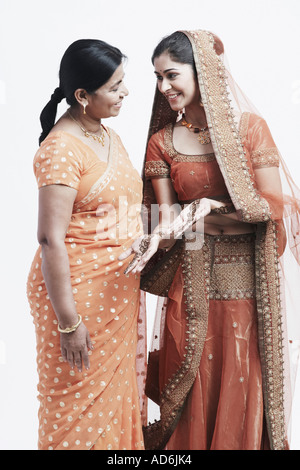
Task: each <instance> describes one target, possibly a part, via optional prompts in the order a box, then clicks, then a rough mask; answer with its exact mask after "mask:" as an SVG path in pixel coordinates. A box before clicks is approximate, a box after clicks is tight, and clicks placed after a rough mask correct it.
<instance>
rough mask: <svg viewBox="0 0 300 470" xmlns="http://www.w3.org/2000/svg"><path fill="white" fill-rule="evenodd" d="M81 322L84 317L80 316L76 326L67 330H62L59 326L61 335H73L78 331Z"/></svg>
mask: <svg viewBox="0 0 300 470" xmlns="http://www.w3.org/2000/svg"><path fill="white" fill-rule="evenodd" d="M81 322H82V317H81V315H79V314H78V322H77V323H76V325H73V326H69V327H68V328H65V329H63V328H61V327H60V326H59V325H58V327H57V329H58V331H59V332H60V333H73V331H75V330H77V328H78V327H79V325H80V323H81Z"/></svg>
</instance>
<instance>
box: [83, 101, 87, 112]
mask: <svg viewBox="0 0 300 470" xmlns="http://www.w3.org/2000/svg"><path fill="white" fill-rule="evenodd" d="M86 106H87V105H86V103H84V104H83V114H86V110H85V108H86Z"/></svg>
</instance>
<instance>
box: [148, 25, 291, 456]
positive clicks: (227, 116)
mask: <svg viewBox="0 0 300 470" xmlns="http://www.w3.org/2000/svg"><path fill="white" fill-rule="evenodd" d="M184 34H186V35H187V36H188V38H189V40H190V42H191V45H192V47H193V51H194V58H195V63H196V68H197V73H198V83H199V88H200V92H201V98H202V102H203V105H204V109H205V112H206V117H207V122H208V126H209V130H210V135H211V139H212V144H213V148H214V152H215V157H216V159H217V163H218V166H219V169H220V171H221V173H222V175H223V179H224V182H225V184H226V187H227V190H228V193H229V195H230V198H231V201H232V202H233V204H234V206H235V209H236V211H237V213H238V215H239V218H240V220H242V221H244V222H248V223H251V224H255V225H256V239H255V254H254V259H255V297H256V305H257V332H258V344H259V357H260V367H261V375H262V391H263V406H264V423H265V425H266V427H267V433H268V440H269V444H270V447H271V449H274V450H284V449H287V448H288V446H289V443H288V441H289V435H290V413H291V403H292V394H293V386H294V383H293V381H294V373H295V370H296V367H297V357H296V355H294V357H293V361H292V362H290V359H289V358H290V351H289V342H290V344H293V341H294V340H296V341H299V338H300V336H299V329H297V328H295V325H296V323H295V322H294V321H293V320H292V322H290V318H292V317H293V315H292V313H293V312H289V319H288V320H289V322H287V318H286V317H287V315H286V314H287V310H286V302H285V301H286V297H287V292H288V289H287V283H286V282H287V276H286V273H287V271H288V267H287V266H284V255H285V243H286V239H287V240H288V241H289V247H290V249H291V252H292V254H293V255H294V261H296V263H298V264H299V233H300V232H299V207H300V205H299V191H298V188H297V187H296V185H295V184H294V183H293V181H292V178H291V177H290V175H289V173H288V171H287V169H286V167H285V165H284V162H283V160H282V158H281V156H280V154H279V152H278V151H277V149H274V148H273V150H272V151H271V153H270V149H268V152H269V154H268V153H264V152H261V153H259V152H257V153H256V154H254V155H251V156H250V154H249V151H248V146H247V140H246V137H247V136H246V135H245V134H244V133H243V125H242V124H243V123H245V122H246V121H247V119H246V118H247V116H248V117H249V116H250V117H251V116H252V115H253V114H251V111H252V110H251V109H249V108H243V105H242V104H241V101H240V102H239V101H238V99H237V97H236V94H235V89H234V86H233V85H234V82H233V80H232V78H231V77H230V76H229V74H228V72H227V71H226V69H225V67H224V65H223V61H222V59H221V58H220V57H219V54H220V53H222V47H218V46H219V44H220V41H219V40H218V38H216V37H215V36H213V35H212V34H211V33H208V32H204V31H194V32H184ZM216 50H218V52H216ZM229 79H230V80H231V81H230V84H228V81H229ZM233 97H234V99H235V104H237V105H238V106H237V107H236V108H235V109H234V108H233V106H232V104H231V101H230V99H229V98H233ZM244 102H246V100H245V101H244ZM249 112H250V114H249ZM247 113H248V114H247ZM237 118H238V123H237V122H236V121H237ZM175 121H176V115H175V114H174V113H173V112H172V111H171V110H170V108H169V106H168V103H167V102H166V100H165V98H164V97H163V95H161V94H160V93H159V92H158V91H157V92H156V95H155V100H154V106H153V112H152V119H151V124H150V131H149V139H150V137H151V136H152V135H153V134H155V133H156V132H158V131H159V130H160V129H162V128H164V127H165V126H166V125H167V124H168V123H174V122H175ZM262 126H263V127H262V128H263V129H264V124H262ZM254 129H255V126H254ZM266 135H267V134H266ZM272 147H274V144H273V145H272ZM251 157H252V158H251ZM269 157H271V158H276V159H277V160H278V163H279V162H280V164H281V171H282V177H283V179H285V180H286V181H287V183H288V184H287V186H286V187H285V191H286V192H285V193H284V196H282V195H281V194H278V195H276V194H275V195H274V194H273V195H270V194H268V193H263V192H262V191H258V189H257V187H256V184H255V179H254V175H253V168H252V164H253V161H254V160H255V159H257V161H260V163H262V165H261V167H263V161H264V159H265V160H266V159H268V158H269ZM276 166H278V165H276ZM144 168H145V167H144ZM144 203H145V205H146V207H148V209H149V211H148V215H149V214H150V213H151V211H150V207H151V204H154V203H155V196H154V193H153V190H152V188H151V182H150V181H147V180H145V179H144ZM147 224H149V226H150V225H151V220H149V219H148V220H147V219H146V221H145V225H147ZM177 247H178V248H180V245H179V244H177ZM177 247H175V248H173V251H174V253H175V251H176V253H177V254H178V253H179V252H178V250H176V248H177ZM197 253H198V254H197V262H196V264H194V267H193V268H192V269H191V271H190V276H191V277H192V278H193V277H196V278H197V280H195V279H194V278H193V279H190V280H189V279H188V278H185V280H184V284H183V289H189V286H188V285H189V283H190V282H191V283H194V284H195V283H197V286H198V288H195V286H194V289H193V287H192V286H190V288H191V291H194V292H197V294H195V296H194V298H193V306H192V308H191V309H190V310H189V309H188V308H187V307H186V310H185V309H183V313H182V315H186V316H187V318H189V319H191V320H192V321H193V322H194V325H193V328H194V330H193V332H192V333H191V330H190V327H188V328H187V329H186V330H185V331H186V341H187V343H188V345H189V346H190V347H189V346H187V348H189V349H187V352H186V354H185V355H183V357H182V363H181V364H180V365H179V366H178V368H177V370H176V371H174V370H173V371H170V375H169V377H168V378H167V380H165V381H164V383H162V384H160V386H161V387H162V389H160V387H159V386H158V387H156V388H155V387H154V385H153V384H152V386H151V392H150V393H153V398H154V400H156V401H157V402H158V403H159V405H160V414H161V420H160V421H159V422H157V423H155V424H152V425H149V426H148V427H146V428H145V430H144V431H145V442H146V447H147V446H148V445H150V446H151V448H157V449H162V448H164V447H165V446H166V445H167V443H168V441H169V439H170V438H171V436H172V434H173V432H174V430H175V428H176V426H177V424H178V422H179V421H180V417H181V415H182V413H183V412H184V408H185V407H186V405H187V402H188V395H189V393H190V391H191V389H192V386H193V384H194V382H195V380H196V377H197V374H198V371H199V366H200V363H201V358H202V351H203V348H204V346H205V339H206V331H207V324H208V303H209V300H208V297H207V292H206V293H205V291H204V290H203V289H201V286H203V285H204V286H205V283H206V282H209V280H208V279H207V278H206V277H205V276H207V275H208V274H207V268H205V266H206V261H205V260H204V252H203V249H200V248H199V252H197ZM181 255H182V258H181V259H182V260H183V263H184V266H183V272H185V271H186V266H185V264H186V263H188V264H189V263H190V262H192V259H193V257H194V256H195V253H193V252H189V251H188V250H184V249H183V251H182V252H181ZM164 257H165V255H164V253H163V252H158V253H157V255H156V257H155V258H153V259H152V260H151V264H149V266H147V267H146V268H145V270H144V273H143V276H142V288H145V290H148V291H150V292H151V288H152V286H155V287H156V285H155V283H154V281H155V279H157V278H158V277H159V274H158V273H157V272H154V271H153V269H154V268H153V266H155V263H156V260H158V261H159V263H158V265H157V266H159V267H162V269H161V273H167V274H168V272H170V271H169V267H170V266H171V265H172V263H170V261H169V258H170V255H166V258H167V260H166V263H165V266H164ZM189 260H190V261H189ZM296 271H297V269H296ZM192 273H193V274H192ZM195 273H197V274H196V275H195ZM298 273H299V271H297V275H298ZM184 274H185V276H188V273H187V272H185V273H184ZM297 279H299V277H298V278H297ZM169 281H170V282H169V284H168V283H167V282H165V287H164V291H161V292H159V291H157V292H156V294H158V295H163V296H166V295H167V292H168V288H170V285H171V282H172V281H171V280H170V279H169ZM167 284H168V287H166V285H167ZM152 292H153V293H154V291H153V290H152ZM186 295H187V297H188V295H189V294H188V292H187V293H186ZM168 302H169V300H166V301H165V302H164V305H163V307H164V308H163V309H162V312H163V315H166V310H167V306H168ZM186 305H189V302H188V299H187V300H186ZM158 310H159V309H158ZM159 315H160V314H158V319H157V324H158V325H160V324H164V318H165V317H162V319H160V316H159ZM166 321H167V319H166ZM183 323H184V321H183ZM191 335H192V336H193V338H194V342H191V340H190V336H191ZM155 339H156V341H154V342H153V343H154V346H153V348H154V349H157V350H159V349H163V347H164V334H163V327H162V329H161V332H158V331H156V332H155ZM156 346H157V347H156ZM158 355H159V353H158V352H157V351H152V352H151V353H150V360H149V371H148V375H149V378H150V374H151V372H152V371H154V366H153V365H152V364H151V359H152V358H153V359H154V360H155V361H156V362H157V356H158ZM151 356H152V358H151ZM153 364H154V363H153ZM158 396H159V398H158Z"/></svg>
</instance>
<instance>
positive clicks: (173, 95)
mask: <svg viewBox="0 0 300 470" xmlns="http://www.w3.org/2000/svg"><path fill="white" fill-rule="evenodd" d="M180 94H181V93H168V94H165V97H166V98H167V100H168V101H171V102H173V101H175V100H177V98H178V96H180Z"/></svg>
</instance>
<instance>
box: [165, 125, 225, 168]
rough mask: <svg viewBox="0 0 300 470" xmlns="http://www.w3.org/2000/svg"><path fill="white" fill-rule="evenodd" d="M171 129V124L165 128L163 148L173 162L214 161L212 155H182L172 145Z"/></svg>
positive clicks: (213, 155)
mask: <svg viewBox="0 0 300 470" xmlns="http://www.w3.org/2000/svg"><path fill="white" fill-rule="evenodd" d="M173 128H174V126H173V123H169V124H168V125H167V126H166V127H165V138H164V147H165V149H166V151H167V153H168V155H169V156H170V157H171V158H172V160H173V161H174V162H189V163H203V162H204V163H205V162H211V161H213V160H215V159H216V157H215V154H214V153H205V154H202V155H184V154H182V153H180V152H178V151H177V150H176V149H175V148H174V145H173Z"/></svg>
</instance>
